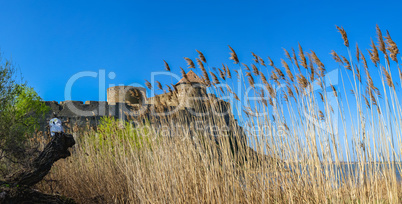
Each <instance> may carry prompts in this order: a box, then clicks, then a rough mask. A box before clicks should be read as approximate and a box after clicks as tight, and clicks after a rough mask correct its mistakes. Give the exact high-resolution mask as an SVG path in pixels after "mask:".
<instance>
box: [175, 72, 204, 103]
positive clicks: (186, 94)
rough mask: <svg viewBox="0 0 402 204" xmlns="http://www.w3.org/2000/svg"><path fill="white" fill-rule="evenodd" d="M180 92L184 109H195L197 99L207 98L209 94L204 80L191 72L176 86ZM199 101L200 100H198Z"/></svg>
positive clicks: (180, 100)
mask: <svg viewBox="0 0 402 204" xmlns="http://www.w3.org/2000/svg"><path fill="white" fill-rule="evenodd" d="M176 88H177V90H178V100H179V104H180V105H181V106H184V107H194V106H195V105H196V104H194V102H195V101H197V99H196V98H197V97H205V96H206V94H207V89H206V86H205V84H204V82H203V80H202V79H201V78H200V77H198V76H197V74H195V73H194V72H193V70H190V71H189V72H188V73H187V74H186V77H183V78H182V79H181V80H180V81H179V82H177V84H176ZM198 101H199V99H198Z"/></svg>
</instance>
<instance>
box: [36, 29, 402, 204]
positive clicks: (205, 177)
mask: <svg viewBox="0 0 402 204" xmlns="http://www.w3.org/2000/svg"><path fill="white" fill-rule="evenodd" d="M337 29H338V30H339V32H340V33H341V35H342V38H343V40H344V44H345V46H346V53H347V54H346V56H343V55H339V54H337V53H336V52H335V51H332V53H331V55H332V56H333V58H334V60H335V61H336V62H337V63H338V64H339V68H340V70H339V84H338V86H335V84H334V82H333V81H331V80H333V79H334V78H327V77H326V76H327V70H326V67H325V65H324V64H323V62H321V60H320V59H319V58H318V56H317V54H316V53H314V52H313V51H311V52H304V51H303V49H302V47H301V46H300V45H299V49H298V51H295V50H294V49H292V51H291V52H288V51H287V50H285V56H286V58H285V59H282V60H281V63H282V67H277V66H276V65H275V64H274V62H273V61H272V60H271V58H268V61H267V65H266V64H265V63H266V62H265V61H264V60H263V59H262V58H261V57H259V56H258V55H256V54H254V53H252V55H253V57H254V63H252V64H250V65H247V64H244V63H242V62H241V61H240V60H239V58H238V56H237V55H236V53H235V51H234V50H233V49H232V48H231V47H229V48H230V51H231V52H230V59H231V60H233V62H234V63H235V65H234V68H233V69H232V70H230V69H229V68H228V66H226V65H223V67H222V68H218V69H213V68H210V67H209V66H208V64H207V61H206V59H205V57H204V55H203V54H202V53H201V52H200V51H198V50H197V52H198V53H199V54H200V57H199V59H197V60H196V61H197V64H198V66H199V72H200V73H201V74H202V75H203V79H204V81H205V84H206V85H207V86H209V88H210V89H211V90H213V91H214V92H215V93H216V94H217V95H219V96H227V95H230V96H231V97H232V99H234V101H235V102H236V101H237V100H241V101H243V100H245V99H244V96H242V95H240V94H238V92H236V91H234V90H238V89H239V88H241V89H242V90H243V91H242V93H245V92H244V91H245V90H247V89H250V90H251V92H250V94H249V96H259V97H260V99H259V100H258V101H251V102H249V103H247V104H248V105H243V103H242V104H241V105H240V106H237V105H236V103H232V104H233V105H234V106H233V109H232V110H233V111H234V112H237V113H236V115H238V117H239V121H240V122H241V123H242V124H243V125H244V124H245V123H246V122H247V123H248V124H249V126H250V127H252V128H251V129H250V128H248V129H247V128H246V129H245V130H246V133H247V135H248V136H249V139H248V141H247V142H248V145H249V146H253V147H254V149H255V150H256V151H257V152H258V153H256V152H255V151H252V150H251V149H250V148H247V147H245V146H244V145H242V144H244V143H245V141H244V139H242V137H241V136H242V132H241V131H239V130H238V129H232V133H231V134H229V136H224V135H225V134H226V132H219V133H218V134H217V135H219V136H218V137H215V136H213V134H211V131H191V132H189V131H188V130H189V129H191V128H194V127H192V126H191V125H188V126H185V127H180V126H177V125H173V124H171V123H169V121H170V120H172V118H171V117H174V115H170V116H165V117H164V118H163V119H160V125H166V127H168V130H170V132H169V133H168V134H162V133H161V132H158V133H155V132H153V131H152V130H155V129H156V127H154V126H152V125H150V124H148V123H144V124H142V125H140V126H136V127H134V126H132V125H130V123H124V124H122V123H121V122H119V121H115V120H112V119H109V118H106V119H104V120H103V121H102V124H101V125H100V126H99V128H98V130H96V131H86V132H83V133H80V134H78V133H76V137H77V145H76V147H75V149H74V150H73V155H72V156H71V157H70V158H68V159H67V160H65V161H60V162H58V163H57V165H56V166H55V167H54V169H52V172H51V174H50V175H49V176H48V177H47V179H46V181H44V182H43V183H41V184H40V185H39V186H38V187H39V188H41V189H42V190H46V191H48V192H53V193H56V192H58V193H61V194H63V195H66V196H70V197H72V198H74V199H75V200H76V201H78V202H80V203H91V202H93V203H96V202H99V203H113V202H115V203H262V202H264V203H400V202H401V199H402V197H401V195H402V189H401V185H400V182H401V181H400V177H398V175H399V174H396V171H395V169H397V170H399V169H400V168H401V167H402V166H401V164H400V163H398V162H393V161H395V160H400V157H401V152H400V149H399V148H400V147H401V144H400V142H401V138H402V137H401V133H402V132H401V128H402V127H401V125H402V124H401V123H402V120H401V116H402V114H401V103H400V100H401V98H400V96H399V95H398V93H400V92H399V91H400V89H401V87H400V86H401V85H402V83H401V80H402V78H401V77H402V75H401V71H400V69H399V64H398V58H397V55H398V54H399V50H398V48H397V46H396V44H395V43H394V41H393V40H392V39H391V37H390V35H389V33H388V31H387V35H386V36H382V33H381V30H380V29H379V28H378V27H377V41H378V42H377V44H375V43H374V42H372V45H371V46H372V47H371V50H369V51H368V54H369V55H368V56H367V59H369V60H371V61H372V63H373V65H374V66H369V65H368V64H369V63H368V61H367V60H366V55H365V54H363V52H362V51H361V50H360V49H359V48H358V46H357V45H356V49H352V48H351V47H350V45H349V41H348V38H347V35H346V32H345V31H344V30H343V28H339V27H337ZM352 50H354V52H355V53H353V51H352ZM352 53H353V54H352ZM380 56H381V57H380ZM380 59H381V60H380ZM185 60H186V61H187V63H188V66H189V68H191V69H195V70H197V68H195V64H194V62H193V61H192V60H191V59H189V58H185ZM204 66H205V67H204ZM165 69H166V70H167V71H170V70H171V68H170V67H169V65H168V63H167V62H166V61H165ZM234 72H235V73H234ZM232 74H233V76H232ZM218 77H219V78H218ZM232 77H233V78H232ZM373 78H374V79H373ZM211 79H212V80H211ZM233 80H234V81H236V80H241V81H242V84H241V87H235V86H234V83H232V86H230V85H229V86H230V87H232V88H227V87H226V86H222V84H230V82H231V81H233ZM398 84H399V85H398ZM147 85H149V86H151V84H150V83H149V82H147ZM279 86H280V87H281V88H280V89H278V88H277V87H279ZM315 87H321V89H318V91H312V90H315V89H314V88H315ZM325 87H328V89H327V88H325ZM169 88H170V87H169ZM173 88H174V87H173ZM173 88H172V90H173ZM349 89H350V90H349ZM350 92H351V94H349V93H350ZM330 100H332V101H330ZM334 104H335V105H336V107H334ZM162 105H163V104H162ZM209 108H211V109H214V108H216V107H214V105H213V103H211V106H210V107H209ZM306 113H307V114H306ZM336 115H338V116H337V117H336ZM211 118H214V119H213V120H212V119H211ZM176 119H177V118H176ZM179 120H180V118H179ZM181 120H186V118H182V119H181ZM212 121H213V122H212ZM231 121H233V122H232V123H236V122H235V121H234V120H231ZM334 121H336V122H334ZM338 122H339V123H338ZM208 125H211V127H212V125H215V126H218V127H219V126H223V125H224V122H223V121H222V119H221V118H220V117H218V116H209V117H208V120H207V124H206V125H205V127H210V126H208ZM233 125H234V126H235V124H233ZM338 127H339V128H338ZM262 128H264V129H263V130H262V131H261V129H262ZM253 130H254V131H255V132H257V130H260V131H259V133H258V134H252V131H253ZM167 132H168V131H167ZM172 132H175V133H177V134H174V135H173V134H172ZM257 136H258V137H257ZM235 144H236V145H235ZM234 146H236V147H237V148H234ZM264 154H266V155H269V157H264V156H262V155H264ZM274 158H280V159H281V160H276V159H274ZM352 162H353V163H352Z"/></svg>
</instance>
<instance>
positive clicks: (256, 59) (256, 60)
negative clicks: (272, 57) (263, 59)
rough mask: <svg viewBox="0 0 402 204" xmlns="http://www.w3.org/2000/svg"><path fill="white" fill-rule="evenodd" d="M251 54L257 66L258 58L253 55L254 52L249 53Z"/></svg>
mask: <svg viewBox="0 0 402 204" xmlns="http://www.w3.org/2000/svg"><path fill="white" fill-rule="evenodd" d="M251 54H252V55H253V57H254V59H253V60H254V62H255V63H257V64H258V63H260V62H259V60H258V56H257V55H256V54H254V52H251Z"/></svg>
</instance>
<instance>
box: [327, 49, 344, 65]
mask: <svg viewBox="0 0 402 204" xmlns="http://www.w3.org/2000/svg"><path fill="white" fill-rule="evenodd" d="M330 54H331V55H332V58H333V59H334V60H335V62H339V63H341V64H343V61H342V59H341V58H340V57H339V55H338V54H337V53H336V52H335V51H334V50H332V51H331V53H330Z"/></svg>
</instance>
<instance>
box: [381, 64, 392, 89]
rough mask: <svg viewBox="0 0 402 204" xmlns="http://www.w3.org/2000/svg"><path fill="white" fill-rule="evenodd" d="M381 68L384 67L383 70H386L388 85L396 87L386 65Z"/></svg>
mask: <svg viewBox="0 0 402 204" xmlns="http://www.w3.org/2000/svg"><path fill="white" fill-rule="evenodd" d="M381 68H382V71H383V72H384V75H385V79H386V82H387V85H388V86H389V87H391V88H394V82H393V81H392V77H391V75H390V74H389V72H388V71H387V69H385V67H383V66H381Z"/></svg>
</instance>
